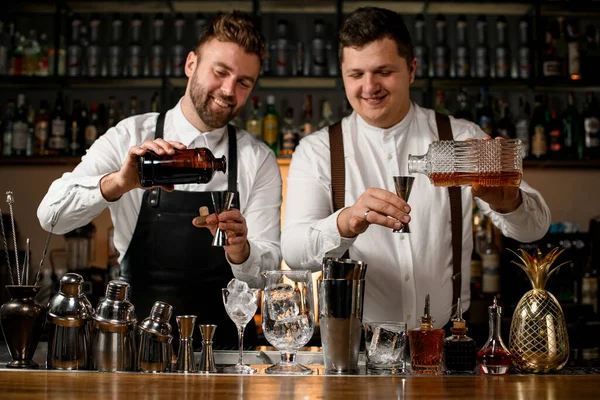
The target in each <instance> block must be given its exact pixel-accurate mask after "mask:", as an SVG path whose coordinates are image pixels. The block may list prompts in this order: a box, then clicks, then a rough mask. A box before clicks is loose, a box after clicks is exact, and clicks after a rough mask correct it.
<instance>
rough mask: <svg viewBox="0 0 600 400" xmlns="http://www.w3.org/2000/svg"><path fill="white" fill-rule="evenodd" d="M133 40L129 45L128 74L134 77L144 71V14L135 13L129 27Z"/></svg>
mask: <svg viewBox="0 0 600 400" xmlns="http://www.w3.org/2000/svg"><path fill="white" fill-rule="evenodd" d="M129 31H130V32H131V42H130V43H129V46H128V47H127V75H128V76H130V77H133V78H137V77H140V76H142V74H143V71H144V55H143V50H142V44H141V42H140V38H141V31H142V16H141V15H140V14H134V16H133V18H132V19H131V24H130V27H129Z"/></svg>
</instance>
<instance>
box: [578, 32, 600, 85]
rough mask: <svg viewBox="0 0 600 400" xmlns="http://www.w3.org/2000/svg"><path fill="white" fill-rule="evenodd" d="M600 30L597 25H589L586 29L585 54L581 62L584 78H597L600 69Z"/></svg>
mask: <svg viewBox="0 0 600 400" xmlns="http://www.w3.org/2000/svg"><path fill="white" fill-rule="evenodd" d="M598 36H599V35H598V29H597V28H596V26H595V25H593V24H589V25H587V27H586V29H585V45H584V47H585V52H584V57H583V59H582V61H581V63H580V64H581V65H580V67H581V74H582V76H584V77H585V76H587V77H590V76H595V75H594V74H596V73H597V72H598V70H599V69H600V46H599V44H600V43H599V41H600V38H599V37H598Z"/></svg>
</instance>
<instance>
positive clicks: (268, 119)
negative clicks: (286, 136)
mask: <svg viewBox="0 0 600 400" xmlns="http://www.w3.org/2000/svg"><path fill="white" fill-rule="evenodd" d="M278 129H279V127H278V124H277V117H276V116H275V115H266V116H265V120H264V131H263V132H264V133H263V140H264V141H265V142H266V143H267V144H271V145H272V144H274V143H277V134H278V133H277V131H278Z"/></svg>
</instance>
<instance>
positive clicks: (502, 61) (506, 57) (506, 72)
mask: <svg viewBox="0 0 600 400" xmlns="http://www.w3.org/2000/svg"><path fill="white" fill-rule="evenodd" d="M507 28H508V21H507V20H506V17H504V16H501V17H498V19H497V20H496V78H508V77H510V50H509V48H508V43H507V42H508V32H507Z"/></svg>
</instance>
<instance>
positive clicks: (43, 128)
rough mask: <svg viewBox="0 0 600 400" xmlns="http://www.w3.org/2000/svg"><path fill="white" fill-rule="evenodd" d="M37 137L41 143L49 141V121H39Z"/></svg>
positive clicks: (36, 126) (36, 127) (36, 130)
mask: <svg viewBox="0 0 600 400" xmlns="http://www.w3.org/2000/svg"><path fill="white" fill-rule="evenodd" d="M35 137H36V138H37V140H39V141H40V142H45V141H46V140H47V139H48V121H39V122H38V123H37V124H35Z"/></svg>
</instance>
